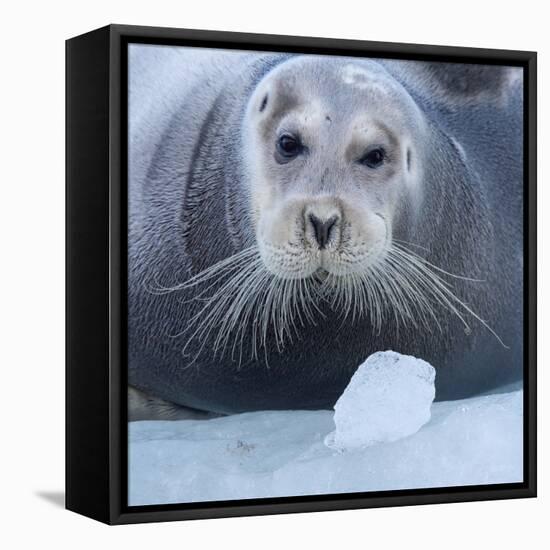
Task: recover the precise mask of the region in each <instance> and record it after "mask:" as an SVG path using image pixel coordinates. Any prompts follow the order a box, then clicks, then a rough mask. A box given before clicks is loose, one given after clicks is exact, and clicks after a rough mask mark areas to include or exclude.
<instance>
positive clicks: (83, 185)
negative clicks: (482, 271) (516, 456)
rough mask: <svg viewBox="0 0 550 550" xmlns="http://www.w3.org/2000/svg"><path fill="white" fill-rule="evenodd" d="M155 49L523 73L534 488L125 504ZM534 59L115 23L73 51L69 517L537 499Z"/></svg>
mask: <svg viewBox="0 0 550 550" xmlns="http://www.w3.org/2000/svg"><path fill="white" fill-rule="evenodd" d="M129 43H154V44H171V45H176V44H178V45H185V46H199V47H216V48H228V49H241V50H242V49H253V50H266V51H282V52H305V53H316V54H328V55H346V56H362V57H369V56H370V57H386V58H399V59H416V60H438V61H454V62H462V63H483V64H495V65H513V66H518V67H522V68H523V70H524V97H525V99H526V101H525V112H524V124H525V128H524V130H525V131H524V151H525V156H524V176H525V179H524V197H525V201H524V205H525V208H524V213H525V218H524V240H525V242H524V253H525V263H524V266H525V279H524V280H525V294H524V307H525V312H526V315H525V328H524V338H525V346H524V349H525V357H524V369H525V372H524V481H523V482H522V483H512V484H501V485H484V486H467V487H448V488H437V489H414V490H396V491H384V492H370V493H352V494H339V495H322V496H307V497H304V496H299V497H285V498H265V499H253V500H242V501H229V502H206V503H192V504H178V505H172V504H170V505H152V506H139V507H129V506H128V505H127V502H126V501H127V498H126V495H127V474H128V472H127V435H128V434H127V402H126V386H127V384H126V381H127V380H126V378H127V373H126V337H127V334H126V322H127V320H126V314H125V312H126V281H127V277H126V254H127V251H126V223H127V219H126V216H127V213H126V198H127V189H126V185H127V182H126V166H127V147H126V143H127V128H126V126H127V124H126V116H127V92H126V87H127V82H126V75H127V45H128V44H129ZM536 63H537V57H536V53H534V52H526V51H508V50H489V49H477V48H458V47H446V46H426V45H415V44H393V43H382V42H368V41H365V42H364V41H356V40H335V39H323V38H305V37H291V36H276V35H260V34H244V33H230V32H217V31H216V32H213V31H199V30H184V29H173V28H155V27H138V26H126V25H109V26H106V27H103V28H101V29H98V30H95V31H92V32H90V33H87V34H84V35H81V36H78V37H76V38H72V39H70V40H68V41H67V43H66V282H67V287H66V288H67V290H66V507H67V508H68V509H69V510H72V511H74V512H78V513H80V514H84V515H86V516H89V517H91V518H94V519H96V520H99V521H102V522H105V523H109V524H123V523H139V522H151V521H170V520H183V519H198V518H215V517H227V516H248V515H260V514H276V513H277V514H278V513H289V512H310V511H322V510H344V509H352V508H374V507H380V506H403V505H413V504H428V503H430V504H433V503H447V502H461V501H477V500H493V499H509V498H522V497H534V496H536V134H537V132H536V124H537V118H536V89H537V86H536V78H537V69H536Z"/></svg>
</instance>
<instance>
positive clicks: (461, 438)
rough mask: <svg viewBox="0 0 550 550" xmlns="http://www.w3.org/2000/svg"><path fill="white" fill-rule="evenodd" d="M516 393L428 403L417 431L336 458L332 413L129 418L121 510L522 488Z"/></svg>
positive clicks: (519, 412) (520, 401)
mask: <svg viewBox="0 0 550 550" xmlns="http://www.w3.org/2000/svg"><path fill="white" fill-rule="evenodd" d="M522 411H523V392H522V391H521V390H519V391H512V392H508V393H504V394H495V395H488V396H480V397H475V398H471V399H466V400H461V401H448V402H439V403H438V402H436V403H434V404H433V405H432V409H431V419H430V421H429V422H428V423H427V424H425V425H424V426H423V427H422V428H421V429H420V430H419V431H418V432H417V433H415V434H414V435H411V436H409V437H405V438H403V439H400V440H398V441H395V442H392V443H382V444H379V445H373V446H369V447H364V448H361V449H356V450H350V451H346V452H339V451H336V450H334V449H330V448H328V447H327V446H326V445H325V444H324V442H323V441H324V439H325V437H326V436H327V434H329V433H330V432H332V431H333V430H334V428H335V425H334V420H333V417H334V414H333V412H332V411H278V412H275V411H268V412H254V413H246V414H239V415H234V416H229V417H222V418H215V419H212V420H203V421H200V420H181V421H157V422H132V423H130V426H129V437H130V445H129V504H130V505H142V504H162V503H182V502H199V501H211V500H231V499H245V498H261V497H276V496H293V495H314V494H331V493H342V492H345V493H348V492H366V491H381V490H391V489H411V488H429V487H449V486H456V485H478V484H492V483H512V482H521V481H522V479H523V456H522V449H523V433H522V429H523V419H522Z"/></svg>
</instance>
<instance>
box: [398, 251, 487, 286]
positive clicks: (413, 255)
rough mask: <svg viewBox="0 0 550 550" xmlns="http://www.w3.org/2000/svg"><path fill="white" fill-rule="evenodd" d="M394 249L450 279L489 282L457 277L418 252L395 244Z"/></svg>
mask: <svg viewBox="0 0 550 550" xmlns="http://www.w3.org/2000/svg"><path fill="white" fill-rule="evenodd" d="M394 249H395V250H396V251H398V253H401V254H403V255H407V256H409V259H410V260H411V261H413V260H416V261H418V262H420V263H422V264H425V265H427V266H429V267H430V268H432V269H435V270H436V271H439V272H441V273H443V274H445V275H448V276H449V277H452V278H453V279H459V280H461V281H470V282H474V283H485V282H487V281H486V280H485V279H474V278H472V277H465V276H464V275H456V274H455V273H450V272H449V271H445V270H444V269H442V268H441V267H438V266H437V265H434V264H432V263H430V262H429V261H428V260H426V258H423V257H422V256H420V255H418V254H417V253H416V252H413V251H412V250H410V249H407V248H406V247H404V246H400V245H398V244H394Z"/></svg>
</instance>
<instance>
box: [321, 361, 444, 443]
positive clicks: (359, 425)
mask: <svg viewBox="0 0 550 550" xmlns="http://www.w3.org/2000/svg"><path fill="white" fill-rule="evenodd" d="M434 380H435V369H434V368H433V367H432V366H431V365H430V364H429V363H426V361H423V360H422V359H417V358H416V357H412V356H410V355H401V354H399V353H396V352H394V351H383V352H378V353H374V354H373V355H371V356H370V357H369V358H368V359H367V360H366V361H365V362H364V363H363V364H362V365H361V366H360V367H359V368H358V369H357V371H356V372H355V374H354V375H353V377H352V379H351V380H350V382H349V384H348V386H347V388H346V389H345V391H344V393H343V394H342V395H341V396H340V398H339V399H338V401H337V402H336V405H335V406H334V411H335V413H334V423H335V425H336V430H335V431H334V432H331V433H330V434H329V435H328V436H327V438H326V440H325V444H326V445H328V446H329V447H332V448H335V449H340V450H345V449H353V448H359V447H365V446H369V445H374V444H379V443H384V442H391V441H397V440H398V439H402V438H403V437H407V436H409V435H412V434H414V433H416V432H417V431H418V430H419V429H420V428H421V427H422V426H423V425H424V424H426V422H428V421H429V420H430V406H431V404H432V401H433V400H434V397H435V385H434Z"/></svg>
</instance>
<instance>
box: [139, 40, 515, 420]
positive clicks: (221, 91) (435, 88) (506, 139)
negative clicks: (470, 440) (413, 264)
mask: <svg viewBox="0 0 550 550" xmlns="http://www.w3.org/2000/svg"><path fill="white" fill-rule="evenodd" d="M287 60H288V56H282V55H277V54H256V53H242V52H210V51H207V50H205V51H193V53H190V52H189V51H188V50H185V49H181V48H168V47H152V46H137V45H132V46H131V48H130V64H129V68H130V117H129V119H130V128H129V134H130V142H129V250H128V251H129V366H128V368H129V381H130V384H131V385H132V386H134V387H135V388H139V390H140V391H141V392H146V393H147V394H149V395H150V396H155V397H156V398H158V399H160V400H163V401H165V402H170V403H175V404H178V405H181V406H184V407H190V408H192V409H199V410H205V411H214V412H216V413H222V414H223V413H233V412H240V411H247V410H258V409H298V408H329V407H331V406H332V405H333V403H334V401H335V400H336V398H337V397H338V396H339V394H340V393H341V392H342V390H343V389H344V387H345V386H346V384H347V382H348V381H349V379H350V377H351V375H352V374H353V372H354V370H355V369H356V368H357V365H358V364H359V363H360V362H361V361H362V360H364V359H365V358H366V357H367V356H368V355H369V354H370V353H372V352H374V351H378V350H384V349H394V350H395V351H398V352H401V353H408V354H413V355H416V356H419V357H422V358H423V359H425V360H427V361H430V362H431V363H432V364H433V365H434V366H435V367H436V369H437V381H436V384H437V396H438V398H440V399H441V398H444V399H449V398H460V397H464V396H467V395H471V394H473V393H480V392H483V391H488V390H490V389H491V388H493V387H495V386H498V385H499V384H504V383H507V382H510V381H513V380H517V379H520V378H521V369H522V360H523V343H522V326H523V310H522V307H523V306H522V296H521V291H520V289H522V288H523V287H522V285H523V278H522V268H523V264H522V261H523V260H522V258H523V253H522V242H523V226H522V219H523V210H522V176H523V174H522V154H523V152H522V129H521V116H522V93H521V86H520V83H521V75H518V74H517V73H516V72H514V71H513V70H511V69H510V70H508V69H507V70H506V75H505V77H503V73H502V72H499V71H496V72H495V71H492V70H490V69H488V68H485V69H484V70H480V71H474V73H473V74H472V71H471V69H468V67H465V66H462V67H463V69H462V71H461V68H460V67H461V66H458V65H453V66H452V67H450V66H447V65H444V64H441V65H437V66H435V65H430V64H423V63H419V62H414V63H411V62H396V61H380V62H373V61H371V62H364V63H365V67H367V68H369V67H370V68H371V69H372V70H376V71H382V72H384V74H387V75H391V78H394V79H395V81H396V82H398V83H399V86H403V88H404V90H406V92H403V93H408V94H410V96H411V97H412V99H413V100H414V101H415V102H416V104H417V105H418V107H419V109H420V111H421V112H422V113H423V116H425V118H426V120H427V121H428V125H429V129H430V131H429V136H428V138H426V139H427V141H426V143H423V146H424V150H425V151H426V152H427V153H426V155H425V158H423V159H422V162H423V163H424V166H425V169H426V174H425V176H426V177H425V179H424V181H423V182H422V186H423V193H422V203H421V206H420V210H419V212H418V213H416V212H414V209H413V208H412V207H411V204H410V203H408V202H407V201H404V202H403V204H402V208H401V213H400V215H399V218H398V219H397V220H396V224H395V227H394V228H393V232H394V235H395V236H397V237H398V238H400V239H402V240H406V241H408V242H413V243H419V244H421V245H422V246H423V247H425V248H426V249H427V250H429V255H428V256H427V259H429V261H430V262H432V263H434V264H436V265H438V266H441V267H442V268H444V269H445V270H448V271H450V272H453V273H461V274H466V275H467V276H468V277H472V278H479V279H481V280H483V281H484V283H483V284H472V283H468V282H465V281H453V284H454V285H455V289H456V292H457V293H458V294H459V295H460V296H461V297H462V298H463V300H464V301H465V302H466V303H468V304H470V305H471V306H472V307H474V308H475V310H476V312H478V313H479V315H480V316H481V317H482V318H483V319H486V320H488V322H489V324H490V325H491V327H492V328H493V329H494V330H495V332H496V333H498V335H499V337H500V338H501V339H502V341H503V342H504V343H505V344H506V347H505V346H503V345H502V344H501V343H500V342H499V341H498V340H497V339H496V338H495V337H494V335H493V334H491V333H490V332H489V331H488V330H485V329H484V328H483V327H482V326H480V325H479V324H475V330H473V331H472V333H471V334H465V332H464V329H463V327H462V326H461V324H460V323H459V322H458V321H457V319H456V318H454V317H453V316H451V315H444V313H445V312H441V313H442V317H441V318H442V319H443V322H442V330H441V332H439V330H438V329H437V328H436V327H435V326H434V329H433V333H432V332H430V331H428V330H421V331H419V330H418V329H414V328H413V327H410V328H408V329H407V328H403V327H400V328H398V327H396V326H394V325H393V324H392V323H390V322H389V321H388V322H387V323H386V325H385V326H384V327H383V330H382V331H381V332H380V333H379V334H374V333H373V331H372V327H371V326H370V325H369V323H368V320H366V319H362V320H359V321H356V322H355V323H352V322H351V321H350V320H347V321H346V322H345V323H343V325H342V326H340V325H341V323H340V321H339V320H338V319H337V318H334V315H333V314H332V313H331V311H330V310H329V309H326V311H324V313H325V314H326V316H327V317H326V319H324V320H323V319H318V320H317V323H316V324H315V325H314V324H312V323H306V324H305V326H304V327H301V329H300V331H299V332H300V334H299V337H298V338H296V339H294V340H293V342H292V343H289V344H288V345H287V346H286V347H285V349H284V350H282V351H280V350H277V349H276V346H275V343H274V342H273V341H270V342H268V345H267V347H266V349H265V350H264V351H263V352H262V354H260V356H259V357H258V358H257V359H254V358H251V356H250V353H249V351H250V350H249V349H245V352H244V354H243V357H244V358H245V359H244V360H241V361H233V360H231V358H230V357H225V358H224V357H222V358H220V357H213V356H212V355H211V354H210V355H209V353H208V351H206V352H204V353H202V354H201V355H199V357H198V359H197V360H196V361H192V360H191V359H190V357H193V356H194V355H193V354H194V353H195V352H196V351H197V347H198V346H199V345H200V344H201V342H197V343H192V344H191V345H190V347H189V349H188V355H187V356H184V355H183V354H182V349H183V348H184V347H185V345H186V337H185V333H184V332H182V331H184V330H185V327H186V326H187V324H188V323H189V320H190V318H191V316H192V315H193V313H194V312H196V311H197V309H196V308H197V307H198V306H197V302H196V301H194V300H193V299H192V298H193V295H192V293H186V292H181V293H177V292H176V293H169V294H159V293H155V292H154V291H152V289H154V288H158V287H159V286H162V287H173V286H176V285H179V284H181V283H182V282H184V281H186V280H187V279H189V278H190V277H191V276H193V275H196V274H197V273H200V272H201V271H203V270H204V269H206V268H208V267H209V266H211V265H213V264H214V263H216V262H218V261H221V260H223V259H224V258H227V257H228V256H231V255H232V254H235V253H237V252H239V251H240V250H242V249H243V248H245V247H247V246H250V245H252V244H254V242H255V237H254V233H253V231H252V230H251V223H252V213H251V211H250V207H249V192H248V191H247V187H246V185H247V183H248V184H250V182H247V175H246V173H245V169H244V163H243V154H244V155H246V151H244V152H243V151H242V150H241V149H240V148H239V143H240V140H239V136H240V135H241V132H242V120H243V116H244V112H245V110H246V107H247V103H248V100H249V98H250V96H251V94H252V93H253V91H254V90H255V87H256V86H257V85H258V82H260V81H261V79H262V78H263V76H265V75H266V74H269V72H270V71H271V70H273V68H274V67H276V66H278V65H281V66H282V64H284V63H285V62H287ZM338 62H341V63H350V62H353V63H361V61H360V60H350V59H342V60H341V61H335V59H334V58H331V60H330V61H329V60H327V63H331V64H334V63H338ZM318 67H319V68H318V69H316V71H318V72H317V74H318V83H319V86H318V88H319V93H323V92H324V93H327V94H330V93H331V81H330V78H329V77H330V73H329V72H327V71H326V70H324V69H323V63H320V64H318ZM463 71H465V72H463ZM397 93H399V92H397ZM271 99H272V98H269V99H268V101H269V100H271ZM415 161H416V159H414V158H413V159H412V162H415ZM328 168H330V166H328ZM319 174H320V177H322V174H323V170H321V169H320V168H319ZM253 184H254V183H253V182H252V185H253ZM389 319H391V318H389ZM206 350H208V343H207V346H206ZM146 399H147V398H146ZM154 408H155V407H154ZM160 408H161V409H162V407H160ZM137 409H139V410H141V411H142V412H140V413H139V414H133V415H132V416H131V418H144V417H147V414H149V413H148V412H147V410H148V407H145V408H144V407H143V406H138V407H137ZM149 409H150V408H149ZM158 409H159V407H156V408H155V410H158ZM144 410H145V411H146V413H143V411H144ZM155 414H156V413H153V414H152V415H151V416H152V417H155ZM182 414H183V413H182Z"/></svg>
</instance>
